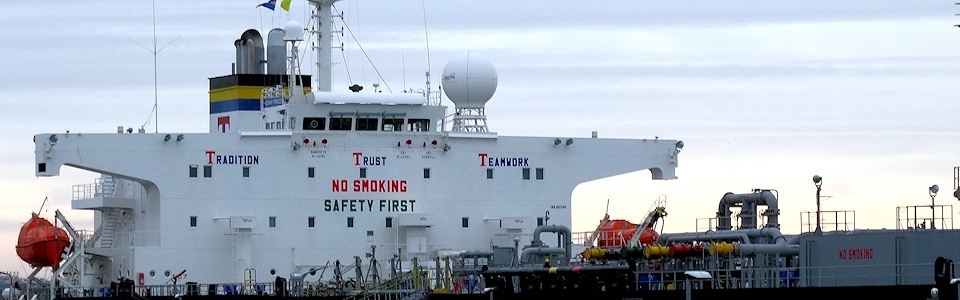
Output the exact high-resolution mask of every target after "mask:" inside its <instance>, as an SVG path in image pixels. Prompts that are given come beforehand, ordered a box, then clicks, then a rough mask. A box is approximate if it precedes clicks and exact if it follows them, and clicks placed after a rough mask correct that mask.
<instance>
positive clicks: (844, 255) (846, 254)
mask: <svg viewBox="0 0 960 300" xmlns="http://www.w3.org/2000/svg"><path fill="white" fill-rule="evenodd" d="M839 252H840V253H839V257H840V260H862V259H873V248H850V249H840V251H839Z"/></svg>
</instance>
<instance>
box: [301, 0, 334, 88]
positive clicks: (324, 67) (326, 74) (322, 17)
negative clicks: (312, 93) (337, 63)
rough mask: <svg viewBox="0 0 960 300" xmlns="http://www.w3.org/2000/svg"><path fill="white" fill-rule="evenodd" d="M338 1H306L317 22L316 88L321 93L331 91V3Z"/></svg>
mask: <svg viewBox="0 0 960 300" xmlns="http://www.w3.org/2000/svg"><path fill="white" fill-rule="evenodd" d="M337 1H340V0H308V1H307V2H310V3H311V4H313V6H314V15H313V17H314V19H315V20H317V24H316V25H317V26H316V31H315V32H314V33H315V34H317V46H316V49H317V86H316V89H317V90H318V91H322V92H330V91H332V90H333V63H332V62H331V60H332V59H331V50H332V49H333V46H332V43H333V35H332V32H333V26H332V25H333V10H332V8H333V3H334V2H337Z"/></svg>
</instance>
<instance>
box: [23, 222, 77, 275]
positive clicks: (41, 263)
mask: <svg viewBox="0 0 960 300" xmlns="http://www.w3.org/2000/svg"><path fill="white" fill-rule="evenodd" d="M68 246H70V237H69V236H68V235H67V232H66V231H64V230H63V229H62V228H57V227H55V226H53V224H51V223H50V221H47V219H44V218H41V217H39V216H37V214H33V217H32V218H30V221H28V222H27V223H26V224H23V227H20V237H19V238H18V239H17V256H20V259H22V260H23V261H25V262H27V263H28V264H30V266H33V267H52V266H57V265H59V264H60V254H61V253H63V249H64V248H66V247H68Z"/></svg>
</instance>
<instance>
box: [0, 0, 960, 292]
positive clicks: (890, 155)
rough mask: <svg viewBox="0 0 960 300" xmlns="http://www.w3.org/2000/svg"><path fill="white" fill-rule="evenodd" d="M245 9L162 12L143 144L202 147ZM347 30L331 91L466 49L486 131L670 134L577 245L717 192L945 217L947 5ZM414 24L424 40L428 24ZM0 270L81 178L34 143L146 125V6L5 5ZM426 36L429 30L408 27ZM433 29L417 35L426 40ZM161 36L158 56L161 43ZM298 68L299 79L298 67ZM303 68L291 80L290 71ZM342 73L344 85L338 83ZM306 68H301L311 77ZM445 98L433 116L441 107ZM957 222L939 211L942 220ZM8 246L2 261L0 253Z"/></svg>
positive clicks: (379, 17) (703, 209)
mask: <svg viewBox="0 0 960 300" xmlns="http://www.w3.org/2000/svg"><path fill="white" fill-rule="evenodd" d="M257 4H259V2H258V1H246V0H244V1H183V0H174V1H159V2H158V3H156V23H157V27H156V32H157V35H156V36H157V41H158V44H159V46H161V47H162V46H164V45H167V44H168V43H169V46H167V47H166V48H164V49H163V50H162V51H161V52H160V53H159V55H158V72H157V73H158V76H159V79H158V82H159V130H160V131H161V132H205V131H207V128H208V124H207V123H208V115H209V108H208V94H207V92H208V90H207V78H209V77H216V76H221V75H226V74H229V72H230V64H231V63H232V62H233V61H234V48H233V41H234V40H235V39H237V38H239V36H240V34H241V33H242V32H243V31H244V30H246V29H251V28H253V29H258V30H261V31H263V32H265V31H267V30H269V29H270V28H273V27H279V26H282V24H283V23H285V22H286V21H287V20H289V19H294V20H298V21H301V22H303V23H307V19H306V17H305V15H306V14H305V13H304V9H305V7H306V3H305V2H304V1H300V0H294V1H293V9H292V10H291V13H285V12H282V11H280V10H279V8H278V11H276V12H274V11H270V10H267V9H263V8H256V5H257ZM336 8H337V9H338V10H339V11H344V13H345V17H346V18H345V23H343V22H339V21H338V22H337V23H336V26H337V27H349V29H350V30H349V31H350V32H353V33H354V34H355V35H356V37H357V39H359V41H360V45H361V46H362V47H363V48H364V49H365V50H366V51H367V55H368V56H369V57H370V60H372V61H373V62H374V63H375V64H376V65H375V67H376V69H374V68H373V67H372V66H371V65H370V64H367V63H366V59H365V58H364V56H363V55H362V54H361V53H360V52H359V47H358V46H357V43H356V41H355V40H354V39H353V38H352V37H350V35H349V34H347V35H345V36H344V37H343V38H341V39H340V41H342V42H343V43H344V45H345V50H344V52H342V54H340V53H335V54H334V58H335V60H336V63H337V65H336V67H335V75H334V76H335V87H334V89H335V90H340V91H343V90H345V87H346V86H348V85H349V84H353V83H356V84H361V85H365V86H367V87H368V88H370V87H371V84H372V83H374V82H381V81H380V79H378V77H377V75H376V72H377V71H379V73H380V74H381V75H382V76H383V77H384V81H382V86H381V87H382V88H383V87H385V86H389V87H390V88H391V89H392V90H393V91H399V90H400V89H403V88H404V87H406V88H422V87H423V83H424V81H425V78H424V76H423V74H424V72H425V71H426V70H427V69H428V64H427V51H426V49H427V46H426V45H427V39H425V36H429V46H430V47H429V48H430V52H429V57H430V64H429V68H430V70H431V71H432V72H433V74H434V78H433V82H434V85H436V83H438V82H439V81H440V80H439V74H440V73H441V71H442V69H443V66H444V64H445V63H446V61H447V60H448V59H449V58H451V57H453V56H454V55H456V54H459V53H462V52H465V51H478V52H480V53H482V54H484V55H485V56H487V57H488V58H489V59H490V60H491V61H492V62H493V63H494V65H495V66H496V68H497V71H498V74H499V87H498V89H497V92H496V94H495V95H494V97H493V99H492V100H491V101H490V102H489V103H488V105H487V110H486V111H487V115H488V118H489V121H488V122H489V123H488V124H489V126H490V129H491V131H495V132H498V133H499V134H501V135H535V136H550V137H553V136H556V137H588V136H589V135H590V132H591V131H598V132H599V135H600V137H610V138H653V137H655V136H658V137H660V138H667V139H680V140H683V141H684V142H685V144H686V147H685V148H684V149H683V152H682V153H681V154H680V168H679V169H678V170H677V174H678V176H679V177H680V179H679V180H674V181H667V182H661V181H651V180H650V176H649V172H638V173H632V174H628V175H623V176H618V177H615V178H611V179H607V180H602V181H600V182H591V183H587V184H584V185H581V186H580V187H579V188H578V189H577V190H576V191H575V192H574V195H573V197H574V207H573V209H574V224H573V225H574V230H575V231H586V230H592V229H593V227H592V226H595V225H596V222H597V221H598V220H599V219H600V218H602V216H603V213H604V204H605V202H606V200H607V199H609V200H610V210H611V211H613V212H615V213H613V214H612V217H613V218H624V219H630V220H633V221H639V220H640V219H642V217H643V214H644V213H645V212H646V210H647V208H648V207H649V206H650V204H651V203H652V202H653V201H654V200H655V199H656V198H657V197H658V196H659V195H666V197H667V199H668V204H667V210H668V212H669V213H670V215H669V216H668V217H667V218H666V219H665V220H664V222H665V224H666V231H673V232H675V231H693V230H695V219H696V218H707V217H712V216H714V214H715V212H716V207H717V202H718V200H719V199H720V197H722V195H723V194H724V193H726V192H735V193H744V192H749V191H750V190H751V189H753V188H771V189H777V190H778V191H779V196H780V202H781V206H780V210H781V223H782V228H783V230H784V231H785V232H788V233H797V232H800V231H801V230H802V228H801V226H800V212H801V211H813V210H815V205H814V203H815V202H814V200H815V199H814V192H815V188H814V185H813V183H812V181H811V179H810V178H811V177H812V176H813V175H814V174H819V175H821V176H823V177H824V183H823V195H829V196H832V198H830V199H829V200H827V201H826V202H824V205H823V206H824V209H825V210H856V212H857V218H856V222H857V223H856V226H857V227H858V228H895V227H896V223H895V220H896V219H895V216H896V214H895V212H896V207H897V206H907V205H924V204H929V203H930V197H929V195H928V194H927V188H928V187H929V186H930V185H933V184H939V185H940V186H941V187H942V191H941V193H940V195H939V196H938V197H937V200H938V204H953V203H956V202H957V199H955V198H953V197H952V196H951V193H952V190H953V189H952V187H953V171H952V168H953V167H954V166H957V165H960V155H958V153H960V151H958V150H960V130H958V128H960V126H958V125H960V119H958V116H960V101H957V97H958V96H957V94H958V93H957V88H958V84H957V82H958V79H960V55H958V54H957V53H958V51H957V50H958V49H960V29H958V28H956V27H953V25H954V24H958V23H960V19H957V18H956V17H955V16H954V14H955V13H958V12H960V7H955V5H954V2H952V1H870V2H864V1H710V2H706V1H635V0H624V1H602V2H584V1H439V0H425V1H409V0H402V1H382V0H381V1H378V0H366V1H356V0H346V1H343V2H340V3H338V4H337V5H336ZM425 22H426V26H425ZM0 27H2V28H4V30H2V31H0V40H2V41H4V43H3V47H0V120H2V122H3V123H2V124H3V130H0V271H19V272H21V274H25V273H29V271H28V270H26V269H27V268H28V267H27V266H26V265H24V264H21V263H19V259H17V258H16V255H15V251H14V245H15V244H16V235H17V231H18V230H19V227H20V226H21V224H22V223H23V222H24V221H26V220H27V219H28V218H29V216H30V212H32V211H37V210H38V209H39V208H40V204H41V202H42V200H43V198H44V197H50V201H49V202H48V203H47V205H46V207H44V211H43V215H44V216H45V217H49V218H52V215H53V211H54V210H55V209H61V210H63V211H65V214H66V215H67V217H68V218H70V219H71V220H74V221H73V222H74V226H75V227H79V228H86V229H93V226H92V222H91V220H92V214H91V213H88V212H85V211H72V210H70V209H69V207H70V199H71V186H72V185H75V184H84V183H92V182H93V180H94V178H96V177H97V175H96V174H92V173H87V172H82V171H78V170H73V169H70V168H67V167H65V168H64V169H63V173H62V174H63V175H62V176H60V177H55V178H36V177H34V176H33V162H34V153H33V149H34V144H33V143H32V142H31V139H32V136H33V135H34V134H37V133H57V132H64V131H66V130H70V131H71V132H88V133H93V132H103V133H109V132H115V130H116V128H117V126H124V127H132V128H139V127H141V126H143V125H144V124H145V123H146V128H147V129H148V131H149V132H152V131H153V128H154V126H155V123H154V121H153V120H152V119H150V120H149V121H148V116H149V115H150V111H151V108H152V106H153V101H154V96H153V95H154V87H153V55H152V54H151V53H150V52H149V51H148V50H146V49H144V48H143V47H141V45H143V46H146V48H153V43H152V39H153V38H152V35H153V33H152V32H153V29H152V17H151V2H149V1H119V2H118V1H80V2H77V1H57V2H35V1H14V2H11V3H7V4H6V5H5V7H4V9H3V10H0ZM425 28H426V30H425ZM425 31H426V33H428V35H425ZM171 42H172V43H171ZM310 58H311V56H308V57H307V59H306V60H305V62H306V63H313V61H312V60H310ZM305 67H306V66H305ZM348 71H349V74H350V76H349V77H348V76H347V74H348ZM311 73H312V71H311ZM448 103H449V102H448ZM955 213H956V212H955ZM3 249H6V250H3Z"/></svg>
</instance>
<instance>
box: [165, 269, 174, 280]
mask: <svg viewBox="0 0 960 300" xmlns="http://www.w3.org/2000/svg"><path fill="white" fill-rule="evenodd" d="M171 275H173V274H172V273H170V270H166V271H163V277H166V278H170V276H171Z"/></svg>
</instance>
